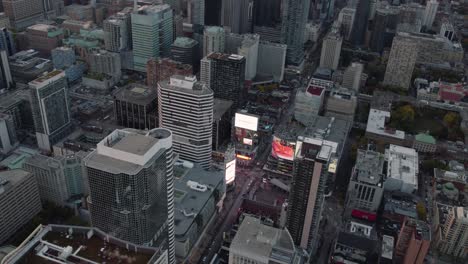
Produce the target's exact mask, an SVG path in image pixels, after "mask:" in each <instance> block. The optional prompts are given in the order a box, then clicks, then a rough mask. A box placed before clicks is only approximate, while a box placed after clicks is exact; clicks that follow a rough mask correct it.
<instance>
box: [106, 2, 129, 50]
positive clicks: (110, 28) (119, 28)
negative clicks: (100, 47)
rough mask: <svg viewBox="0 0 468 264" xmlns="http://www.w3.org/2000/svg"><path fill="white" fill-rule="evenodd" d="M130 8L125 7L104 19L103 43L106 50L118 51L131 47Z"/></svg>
mask: <svg viewBox="0 0 468 264" xmlns="http://www.w3.org/2000/svg"><path fill="white" fill-rule="evenodd" d="M132 10H133V9H132V8H130V7H127V8H125V9H124V10H122V11H120V12H118V13H116V14H115V15H113V16H110V17H108V18H107V19H106V20H104V23H103V26H102V28H103V30H104V45H105V48H106V50H108V51H111V52H119V51H122V50H130V49H131V48H132V22H131V12H132Z"/></svg>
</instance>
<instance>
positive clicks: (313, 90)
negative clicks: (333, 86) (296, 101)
mask: <svg viewBox="0 0 468 264" xmlns="http://www.w3.org/2000/svg"><path fill="white" fill-rule="evenodd" d="M324 90H325V88H323V87H319V86H316V85H313V84H312V85H309V87H307V93H309V94H311V95H315V96H321V95H322V94H323V92H324Z"/></svg>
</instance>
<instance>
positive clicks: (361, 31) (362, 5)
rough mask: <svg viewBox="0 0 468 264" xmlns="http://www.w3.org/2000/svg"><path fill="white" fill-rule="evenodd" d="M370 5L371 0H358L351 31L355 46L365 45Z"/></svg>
mask: <svg viewBox="0 0 468 264" xmlns="http://www.w3.org/2000/svg"><path fill="white" fill-rule="evenodd" d="M369 5H370V4H369V0H358V3H357V6H356V13H355V16H354V23H353V31H352V33H351V42H352V44H353V45H354V46H362V45H364V42H365V37H366V31H367V23H368V20H369V8H370V7H369Z"/></svg>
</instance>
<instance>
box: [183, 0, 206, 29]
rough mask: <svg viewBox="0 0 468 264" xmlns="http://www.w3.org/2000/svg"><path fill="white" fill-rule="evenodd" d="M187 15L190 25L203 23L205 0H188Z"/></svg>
mask: <svg viewBox="0 0 468 264" xmlns="http://www.w3.org/2000/svg"><path fill="white" fill-rule="evenodd" d="M187 16H188V19H189V21H190V23H192V25H205V0H188V1H187Z"/></svg>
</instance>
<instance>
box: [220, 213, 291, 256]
mask: <svg viewBox="0 0 468 264" xmlns="http://www.w3.org/2000/svg"><path fill="white" fill-rule="evenodd" d="M298 258H300V257H299V253H298V251H297V249H296V247H295V246H294V243H293V239H292V237H291V234H290V233H289V232H288V230H287V229H279V228H274V227H271V226H267V225H264V224H262V223H261V221H260V219H258V218H254V217H251V216H245V218H244V220H243V221H242V223H241V225H240V227H239V230H238V231H237V233H236V236H235V237H234V239H233V240H232V242H231V245H230V247H229V264H245V263H259V264H268V263H281V264H292V263H297V262H298V261H299V260H298Z"/></svg>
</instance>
